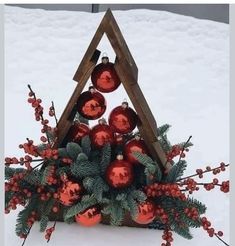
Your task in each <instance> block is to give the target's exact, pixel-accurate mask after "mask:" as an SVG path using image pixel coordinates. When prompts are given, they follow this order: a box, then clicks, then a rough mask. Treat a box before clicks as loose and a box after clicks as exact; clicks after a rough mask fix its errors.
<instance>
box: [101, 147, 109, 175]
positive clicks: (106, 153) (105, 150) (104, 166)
mask: <svg viewBox="0 0 235 246" xmlns="http://www.w3.org/2000/svg"><path fill="white" fill-rule="evenodd" d="M110 160H111V146H110V144H106V145H105V146H104V147H103V149H102V157H101V162H100V168H101V173H102V174H104V173H105V171H106V169H107V167H108V165H109V164H110Z"/></svg>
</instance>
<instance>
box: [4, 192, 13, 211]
mask: <svg viewBox="0 0 235 246" xmlns="http://www.w3.org/2000/svg"><path fill="white" fill-rule="evenodd" d="M14 194H15V192H13V191H7V192H5V208H7V207H8V204H9V202H10V200H11V199H12V197H13V196H14Z"/></svg>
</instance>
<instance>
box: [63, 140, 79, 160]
mask: <svg viewBox="0 0 235 246" xmlns="http://www.w3.org/2000/svg"><path fill="white" fill-rule="evenodd" d="M66 151H67V153H68V155H69V157H70V158H71V159H72V160H74V161H75V160H76V159H77V157H78V154H80V153H82V148H81V147H80V146H79V145H78V144H77V143H68V144H67V145H66Z"/></svg>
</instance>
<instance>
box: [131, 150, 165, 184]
mask: <svg viewBox="0 0 235 246" xmlns="http://www.w3.org/2000/svg"><path fill="white" fill-rule="evenodd" d="M133 155H134V156H135V158H136V159H137V160H138V161H139V162H140V163H141V164H142V165H144V166H145V171H144V172H145V175H146V176H147V177H149V176H150V175H153V176H154V177H155V180H154V181H155V182H156V181H161V179H162V171H161V169H160V167H159V165H158V164H157V163H156V162H154V161H153V160H152V159H151V158H150V157H149V156H147V155H145V154H142V153H139V152H134V153H133Z"/></svg>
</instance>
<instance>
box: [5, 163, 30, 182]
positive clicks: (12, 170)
mask: <svg viewBox="0 0 235 246" xmlns="http://www.w3.org/2000/svg"><path fill="white" fill-rule="evenodd" d="M25 171H26V169H24V168H12V167H7V166H6V167H5V179H6V180H9V179H10V178H12V177H13V175H14V174H18V173H23V172H25Z"/></svg>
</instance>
